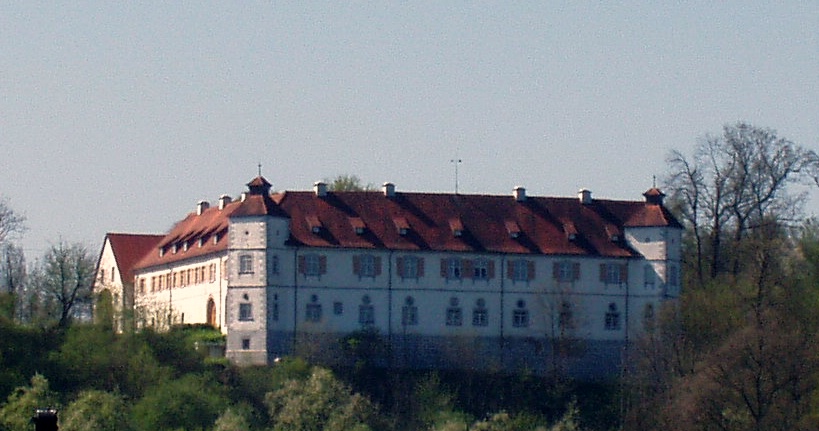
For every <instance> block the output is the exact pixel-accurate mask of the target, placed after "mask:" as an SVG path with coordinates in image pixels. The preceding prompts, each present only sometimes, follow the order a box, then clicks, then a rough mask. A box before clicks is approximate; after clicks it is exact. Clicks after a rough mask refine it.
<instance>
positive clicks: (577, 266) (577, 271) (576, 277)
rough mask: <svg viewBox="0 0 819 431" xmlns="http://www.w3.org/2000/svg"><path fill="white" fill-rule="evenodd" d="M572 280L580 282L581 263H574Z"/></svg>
mask: <svg viewBox="0 0 819 431" xmlns="http://www.w3.org/2000/svg"><path fill="white" fill-rule="evenodd" d="M572 280H574V281H577V280H580V262H574V263H572Z"/></svg>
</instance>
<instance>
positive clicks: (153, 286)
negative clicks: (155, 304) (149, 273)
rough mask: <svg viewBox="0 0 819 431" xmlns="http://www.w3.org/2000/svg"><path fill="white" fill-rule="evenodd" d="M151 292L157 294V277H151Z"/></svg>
mask: <svg viewBox="0 0 819 431" xmlns="http://www.w3.org/2000/svg"><path fill="white" fill-rule="evenodd" d="M151 292H156V277H151Z"/></svg>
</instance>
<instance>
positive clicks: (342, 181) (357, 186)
mask: <svg viewBox="0 0 819 431" xmlns="http://www.w3.org/2000/svg"><path fill="white" fill-rule="evenodd" d="M325 182H328V186H327V188H328V189H330V190H331V191H334V192H360V191H367V190H373V189H374V187H373V185H372V184H364V183H362V182H361V178H359V177H358V176H356V175H349V174H341V175H338V176H336V177H335V178H333V179H332V180H330V181H328V180H325Z"/></svg>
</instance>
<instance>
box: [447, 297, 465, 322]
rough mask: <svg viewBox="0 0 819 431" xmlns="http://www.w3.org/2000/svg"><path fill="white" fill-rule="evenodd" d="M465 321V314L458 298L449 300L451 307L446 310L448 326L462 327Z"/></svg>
mask: <svg viewBox="0 0 819 431" xmlns="http://www.w3.org/2000/svg"><path fill="white" fill-rule="evenodd" d="M463 321H464V319H463V312H462V310H461V307H460V306H459V305H458V298H454V297H453V298H449V307H447V309H446V326H461V325H462V324H463Z"/></svg>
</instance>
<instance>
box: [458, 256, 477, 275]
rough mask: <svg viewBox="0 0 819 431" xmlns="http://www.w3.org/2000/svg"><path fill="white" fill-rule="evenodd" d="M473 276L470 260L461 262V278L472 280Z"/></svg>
mask: <svg viewBox="0 0 819 431" xmlns="http://www.w3.org/2000/svg"><path fill="white" fill-rule="evenodd" d="M474 276H475V271H474V270H473V269H472V260H471V259H463V260H461V278H472V277H474Z"/></svg>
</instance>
